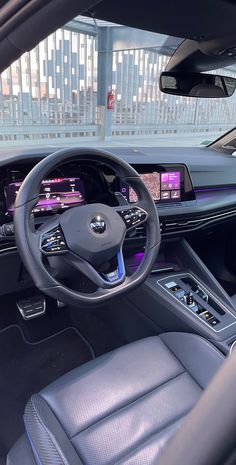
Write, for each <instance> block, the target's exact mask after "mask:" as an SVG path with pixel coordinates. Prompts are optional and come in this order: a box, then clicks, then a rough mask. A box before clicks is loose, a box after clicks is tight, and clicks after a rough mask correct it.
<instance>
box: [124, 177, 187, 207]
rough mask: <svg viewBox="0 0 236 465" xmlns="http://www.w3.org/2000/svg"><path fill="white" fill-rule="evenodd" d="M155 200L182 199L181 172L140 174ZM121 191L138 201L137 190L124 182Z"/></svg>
mask: <svg viewBox="0 0 236 465" xmlns="http://www.w3.org/2000/svg"><path fill="white" fill-rule="evenodd" d="M140 176H141V178H142V180H143V182H144V184H146V187H147V188H148V190H149V192H150V194H151V195H152V198H153V200H154V201H157V202H159V201H160V202H171V201H175V200H176V201H179V200H181V172H180V171H167V172H165V173H159V172H155V171H154V172H152V173H142V174H140ZM120 191H121V193H122V194H123V196H124V197H125V198H126V199H127V200H128V201H129V202H137V200H138V198H137V194H136V192H135V191H134V190H133V189H132V188H131V187H129V186H128V185H127V184H125V183H123V184H121V186H120Z"/></svg>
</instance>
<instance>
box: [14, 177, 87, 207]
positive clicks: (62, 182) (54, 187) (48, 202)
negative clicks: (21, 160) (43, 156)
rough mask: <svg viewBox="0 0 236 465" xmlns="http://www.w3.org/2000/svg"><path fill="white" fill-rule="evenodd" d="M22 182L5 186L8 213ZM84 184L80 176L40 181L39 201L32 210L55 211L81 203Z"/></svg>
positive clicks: (83, 201)
mask: <svg viewBox="0 0 236 465" xmlns="http://www.w3.org/2000/svg"><path fill="white" fill-rule="evenodd" d="M21 184H22V182H21V181H19V182H13V183H11V184H8V186H7V187H6V190H5V192H6V203H7V211H8V213H13V212H14V207H15V199H16V196H17V194H18V191H19V189H20V187H21ZM84 203H85V198H84V184H83V181H82V180H81V179H80V178H54V179H46V180H44V181H42V185H41V189H40V193H39V201H38V203H37V205H36V206H35V207H34V209H33V212H34V213H38V212H45V211H57V210H60V209H66V208H69V207H72V206H76V205H83V204H84Z"/></svg>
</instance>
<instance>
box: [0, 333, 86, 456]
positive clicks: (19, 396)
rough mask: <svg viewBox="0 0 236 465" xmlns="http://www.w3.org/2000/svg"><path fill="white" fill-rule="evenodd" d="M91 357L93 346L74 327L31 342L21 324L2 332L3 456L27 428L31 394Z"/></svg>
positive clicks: (0, 418) (0, 398)
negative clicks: (28, 340) (28, 403)
mask: <svg viewBox="0 0 236 465" xmlns="http://www.w3.org/2000/svg"><path fill="white" fill-rule="evenodd" d="M92 358H93V351H92V349H91V348H90V346H89V344H88V343H87V341H86V340H84V339H83V337H82V336H81V335H80V334H79V333H78V331H77V330H76V329H74V328H67V329H64V330H63V331H61V332H60V333H57V334H55V335H53V336H51V337H50V338H47V339H44V340H43V341H41V342H38V343H36V344H30V343H28V342H27V341H26V340H25V339H24V336H23V333H22V331H21V329H20V328H19V327H18V326H11V327H9V328H7V329H5V330H3V331H1V332H0V456H4V455H5V454H6V453H7V451H8V450H9V449H10V447H11V446H12V445H13V443H14V442H15V441H16V440H17V438H18V437H19V436H20V435H21V434H22V432H23V431H24V428H23V420H22V416H23V412H24V408H25V405H26V403H27V400H28V399H29V397H30V395H31V394H33V393H35V392H38V391H40V390H41V389H42V388H43V387H45V386H47V385H48V384H49V383H51V382H52V381H54V380H55V379H57V378H58V377H59V376H61V375H63V374H65V373H66V372H68V371H70V370H72V369H73V368H75V367H78V366H79V365H82V364H83V363H85V362H87V361H89V360H91V359H92Z"/></svg>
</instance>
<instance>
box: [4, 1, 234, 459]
mask: <svg viewBox="0 0 236 465" xmlns="http://www.w3.org/2000/svg"><path fill="white" fill-rule="evenodd" d="M80 14H83V15H84V16H85V17H88V18H90V19H91V18H92V19H93V20H94V21H95V24H96V20H103V21H107V22H112V23H116V24H122V25H125V26H128V27H132V28H137V29H142V30H145V31H149V32H155V33H162V34H168V35H170V36H173V37H178V38H182V39H183V40H182V41H181V43H180V45H179V46H178V47H177V48H176V50H175V52H174V53H173V55H172V56H171V57H170V60H169V62H168V65H167V67H166V69H165V71H164V72H163V73H162V75H161V77H160V82H159V86H160V89H161V91H162V92H163V95H165V94H172V95H180V96H187V97H190V98H191V97H201V98H226V100H227V98H228V97H229V98H230V96H231V95H232V94H233V93H234V91H235V88H236V80H235V79H234V78H233V77H227V76H222V75H221V74H219V73H218V71H217V70H219V69H222V68H226V67H228V66H229V65H233V64H235V60H236V31H235V18H236V2H235V1H234V0H205V1H203V0H199V1H198V2H188V1H186V0H178V1H173V0H166V1H165V2H161V1H156V2H154V1H153V0H147V1H146V2H145V4H143V3H142V2H135V1H134V0H130V1H129V2H127V1H124V0H120V1H119V2H114V1H111V0H100V1H98V0H78V1H75V0H67V1H63V0H28V1H26V0H8V1H6V0H2V1H1V2H0V57H1V60H0V72H3V71H4V70H5V69H6V68H7V67H8V66H9V65H10V64H12V63H13V62H14V61H15V60H16V59H18V58H19V57H20V56H21V55H22V54H23V53H24V52H26V51H29V50H31V49H32V48H33V47H35V46H36V45H37V44H38V43H40V41H42V40H43V39H44V38H46V37H48V36H49V34H51V33H52V32H53V31H56V30H57V29H58V28H59V27H61V26H63V25H64V24H66V23H67V22H68V21H70V20H72V19H73V18H75V17H76V16H78V15H80ZM95 18H96V19H95ZM216 71H217V74H215V72H216ZM128 84H129V83H128V82H126V83H125V85H126V86H128ZM235 140H236V129H232V130H230V131H229V132H226V133H225V134H224V135H223V136H220V137H219V138H218V139H217V140H215V141H214V142H212V143H210V144H208V145H207V146H199V147H189V146H181V147H180V146H173V147H161V146H160V147H158V146H157V147H156V146H155V147H154V146H153V147H151V146H139V147H138V146H135V147H134V146H132V144H129V145H127V146H116V147H114V146H113V147H109V148H107V146H106V147H105V146H104V147H101V146H99V147H96V146H94V145H93V146H91V147H89V146H87V145H86V146H85V147H82V146H78V147H77V146H76V145H75V146H71V145H70V146H68V147H63V148H60V149H58V148H56V147H53V145H50V144H48V146H45V145H44V146H43V147H40V146H37V147H33V148H32V147H30V146H29V145H30V144H28V143H27V141H26V142H25V147H23V148H22V146H21V147H19V148H18V147H17V146H15V147H14V148H9V149H8V148H1V147H0V348H1V350H0V413H1V415H0V465H4V464H7V465H141V464H142V465H174V464H175V465H210V464H214V465H233V464H234V463H236V455H235V451H236V426H235V425H236V409H235V405H236V389H235V366H236V351H234V350H233V349H234V346H235V342H236V264H235V258H236V236H235V231H236V207H235V205H236V165H235V163H236V161H235V156H234V152H235V150H236V145H235Z"/></svg>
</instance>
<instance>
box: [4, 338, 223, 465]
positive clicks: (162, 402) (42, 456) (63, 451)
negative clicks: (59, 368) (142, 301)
mask: <svg viewBox="0 0 236 465" xmlns="http://www.w3.org/2000/svg"><path fill="white" fill-rule="evenodd" d="M223 360H224V357H223V355H222V354H221V353H220V352H219V351H218V350H217V349H216V348H214V347H213V346H212V345H211V344H210V343H209V342H207V341H206V340H204V339H203V338H201V337H200V336H196V335H192V334H185V333H167V334H163V335H161V336H156V337H151V338H147V339H144V340H141V341H138V342H135V343H132V344H129V345H127V346H124V347H122V348H121V349H118V350H115V351H114V352H111V353H109V354H106V355H104V356H102V357H99V358H98V359H96V360H94V361H92V362H89V363H87V364H85V365H83V366H82V367H80V368H78V369H75V370H73V371H72V372H70V373H68V374H67V375H65V376H63V377H62V378H60V379H58V380H57V381H56V382H54V383H53V384H51V385H50V386H48V387H47V388H46V389H44V390H43V391H42V392H40V393H39V394H36V395H34V396H33V397H32V398H31V399H30V401H29V402H28V405H27V407H26V411H25V417H24V420H25V428H26V435H25V436H23V437H22V438H21V439H20V440H19V441H18V443H16V445H15V446H14V447H13V449H12V450H11V451H10V453H9V455H8V459H7V464H8V465H23V464H24V465H35V464H37V465H39V464H40V465H54V464H55V465H81V464H83V465H111V464H116V465H139V464H140V465H141V464H142V465H153V464H157V463H158V459H159V458H160V456H161V453H162V451H163V448H165V447H166V445H167V443H168V441H169V439H170V438H171V436H172V435H173V434H174V433H175V432H176V431H177V429H178V428H179V427H180V425H181V424H182V422H183V421H184V418H185V416H186V415H187V414H188V412H189V411H190V410H191V409H192V407H193V406H194V404H195V403H196V402H197V400H198V399H199V397H200V396H201V393H202V391H203V389H205V387H206V386H207V384H208V383H209V381H210V380H211V378H212V377H213V375H214V374H215V372H216V371H217V370H218V368H219V367H220V365H221V363H222V362H223Z"/></svg>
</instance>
